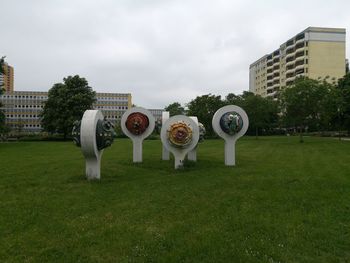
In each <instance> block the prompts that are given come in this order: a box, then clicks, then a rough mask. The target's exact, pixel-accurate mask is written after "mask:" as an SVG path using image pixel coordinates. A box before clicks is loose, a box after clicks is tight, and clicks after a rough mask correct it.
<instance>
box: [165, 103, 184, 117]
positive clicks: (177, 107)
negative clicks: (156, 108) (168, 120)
mask: <svg viewBox="0 0 350 263" xmlns="http://www.w3.org/2000/svg"><path fill="white" fill-rule="evenodd" d="M164 109H165V110H166V111H169V115H170V116H175V115H182V114H184V113H185V109H184V108H183V107H182V106H181V104H180V103H178V102H173V103H171V104H169V105H168V106H166V107H165V108H164Z"/></svg>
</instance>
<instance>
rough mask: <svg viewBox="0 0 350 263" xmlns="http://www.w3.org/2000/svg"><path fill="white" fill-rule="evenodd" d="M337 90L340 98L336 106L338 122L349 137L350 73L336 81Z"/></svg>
mask: <svg viewBox="0 0 350 263" xmlns="http://www.w3.org/2000/svg"><path fill="white" fill-rule="evenodd" d="M337 90H338V91H339V93H340V97H341V100H340V102H339V105H338V109H339V110H338V111H339V113H340V121H341V123H342V126H343V128H344V129H346V130H347V131H348V135H350V73H347V74H346V75H345V76H344V77H343V78H341V79H339V80H338V85H337Z"/></svg>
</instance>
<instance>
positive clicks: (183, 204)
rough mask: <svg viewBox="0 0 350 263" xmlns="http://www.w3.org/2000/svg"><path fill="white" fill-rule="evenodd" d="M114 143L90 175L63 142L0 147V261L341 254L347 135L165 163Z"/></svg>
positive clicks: (349, 249)
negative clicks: (135, 159) (93, 178)
mask: <svg viewBox="0 0 350 263" xmlns="http://www.w3.org/2000/svg"><path fill="white" fill-rule="evenodd" d="M131 151H132V145H131V141H130V140H127V139H117V140H116V141H115V142H114V144H113V146H112V147H111V148H107V149H106V150H105V151H104V153H103V158H102V171H101V177H102V179H101V181H100V182H88V181H86V180H85V178H84V160H83V156H82V154H81V152H80V149H79V148H77V147H75V146H74V145H73V143H69V142H18V143H3V144H0V262H350V142H349V141H342V142H339V141H338V140H336V139H324V138H305V143H303V144H300V143H298V138H297V137H289V138H287V137H265V138H260V139H258V140H255V139H254V138H249V137H245V138H243V139H241V140H239V141H238V143H237V149H236V158H237V159H236V163H237V166H236V167H225V166H224V156H223V152H224V147H223V141H221V140H207V141H205V142H204V143H203V144H201V145H200V146H199V150H198V162H197V163H190V164H189V165H188V167H186V169H184V170H181V171H175V170H174V169H173V165H174V163H173V161H171V162H167V161H161V160H160V157H161V142H160V141H145V142H144V150H143V151H144V155H143V156H144V163H143V164H138V165H134V164H133V163H132V152H131Z"/></svg>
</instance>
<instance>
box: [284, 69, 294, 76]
mask: <svg viewBox="0 0 350 263" xmlns="http://www.w3.org/2000/svg"><path fill="white" fill-rule="evenodd" d="M293 73H294V68H291V69H287V71H286V75H288V74H293Z"/></svg>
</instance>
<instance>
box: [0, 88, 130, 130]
mask: <svg viewBox="0 0 350 263" xmlns="http://www.w3.org/2000/svg"><path fill="white" fill-rule="evenodd" d="M47 99H48V92H42V91H12V92H5V93H4V94H2V95H1V96H0V102H1V103H2V104H3V107H2V109H3V110H4V112H5V116H6V124H7V125H8V126H9V127H10V128H11V130H12V131H13V132H17V133H39V132H41V131H42V127H41V121H40V113H41V111H42V109H43V107H44V105H45V102H46V101H47ZM131 105H132V103H131V94H130V93H96V103H95V104H94V109H98V110H101V111H102V113H103V115H104V116H106V117H107V119H108V120H110V121H112V122H117V121H118V120H120V119H121V116H122V115H123V113H124V112H125V111H126V110H127V109H129V108H131Z"/></svg>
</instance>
